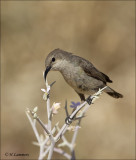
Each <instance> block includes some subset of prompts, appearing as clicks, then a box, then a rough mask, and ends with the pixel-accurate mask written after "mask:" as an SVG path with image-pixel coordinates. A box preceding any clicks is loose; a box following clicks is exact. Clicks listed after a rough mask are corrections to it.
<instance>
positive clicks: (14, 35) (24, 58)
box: [1, 1, 135, 159]
mask: <svg viewBox="0 0 136 160" xmlns="http://www.w3.org/2000/svg"><path fill="white" fill-rule="evenodd" d="M1 5H2V6H1V8H2V10H1V15H2V16H1V18H2V20H1V22H2V25H1V29H2V30H1V31H2V34H1V35H2V37H1V65H2V68H1V74H2V76H1V80H2V81H1V82H2V85H1V100H2V101H1V106H2V107H1V111H2V123H1V124H2V125H1V130H2V134H1V140H2V144H1V145H2V155H1V156H2V158H3V159H19V158H22V157H6V156H5V155H4V154H5V152H11V153H12V152H14V153H28V154H29V157H23V159H25V158H26V159H27V158H29V159H37V157H38V153H39V149H38V147H36V146H34V145H32V141H35V140H36V138H35V136H34V133H33V131H32V128H31V126H30V124H29V121H28V119H27V117H26V115H25V109H26V107H30V108H31V107H35V106H37V105H38V106H39V111H38V115H39V116H40V118H41V119H42V120H43V121H44V122H45V121H46V120H47V118H46V111H45V102H44V101H43V100H42V94H43V93H42V92H41V91H40V89H41V88H44V87H45V86H44V80H43V77H42V72H43V71H44V69H45V68H44V61H45V58H46V56H47V54H48V53H49V52H50V51H52V50H53V49H55V48H61V49H63V50H66V51H69V52H73V53H75V54H76V55H79V56H82V57H84V58H86V59H88V60H90V61H91V62H92V63H93V64H95V66H96V67H97V68H98V69H100V70H101V71H102V72H104V73H106V74H107V75H108V76H109V77H110V78H111V79H112V80H113V81H114V83H113V84H110V86H111V87H112V88H114V89H115V90H117V91H119V92H120V93H122V94H123V95H124V98H123V99H119V100H116V99H113V98H111V97H109V96H108V95H106V94H103V95H102V96H101V98H100V99H98V100H97V101H96V102H95V104H94V105H92V107H91V108H90V109H89V110H88V112H87V116H86V118H84V120H83V122H82V125H81V126H82V128H81V129H80V132H79V134H78V137H77V142H76V156H77V158H80V159H134V155H135V118H134V117H135V108H134V106H135V105H134V100H135V85H134V82H135V81H134V71H135V61H134V49H135V23H134V21H135V8H134V6H135V4H134V1H122V2H121V1H70V2H68V1H51V2H49V1H39V2H38V1H7V2H6V1H5V2H4V1H3V2H2V3H1ZM54 80H56V81H57V83H56V84H55V85H54V87H53V88H52V92H51V101H52V103H53V102H60V103H61V104H62V108H61V109H60V111H59V115H57V116H56V117H54V123H55V122H57V121H58V120H59V121H60V125H61V124H63V122H64V118H65V116H64V109H63V108H64V102H65V100H66V99H67V100H68V104H70V102H71V101H79V97H78V96H77V94H76V93H75V92H74V90H73V89H72V88H70V87H69V86H68V85H67V84H66V82H65V81H64V79H63V78H62V76H61V74H60V73H58V72H50V73H49V75H48V81H49V82H50V83H51V82H52V81H54ZM70 134H71V133H68V134H67V136H69V139H70ZM64 149H65V148H64ZM54 158H63V157H61V156H59V155H58V154H54Z"/></svg>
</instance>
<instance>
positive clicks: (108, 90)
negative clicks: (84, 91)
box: [104, 86, 123, 98]
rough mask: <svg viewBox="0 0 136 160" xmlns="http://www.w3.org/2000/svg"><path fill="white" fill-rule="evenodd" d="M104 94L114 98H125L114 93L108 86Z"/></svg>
mask: <svg viewBox="0 0 136 160" xmlns="http://www.w3.org/2000/svg"><path fill="white" fill-rule="evenodd" d="M104 92H106V93H107V94H108V95H110V96H112V97H113V98H123V95H122V94H120V93H118V92H116V91H114V90H113V89H111V88H110V87H109V86H107V88H105V89H104Z"/></svg>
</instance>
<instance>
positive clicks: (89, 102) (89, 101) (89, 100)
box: [86, 96, 93, 105]
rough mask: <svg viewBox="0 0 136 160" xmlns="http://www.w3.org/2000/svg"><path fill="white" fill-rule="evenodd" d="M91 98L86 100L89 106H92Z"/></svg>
mask: <svg viewBox="0 0 136 160" xmlns="http://www.w3.org/2000/svg"><path fill="white" fill-rule="evenodd" d="M92 100H93V99H92V97H91V96H89V97H88V98H87V99H86V102H87V103H88V104H89V105H90V104H92Z"/></svg>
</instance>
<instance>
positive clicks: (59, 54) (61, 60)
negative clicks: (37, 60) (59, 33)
mask: <svg viewBox="0 0 136 160" xmlns="http://www.w3.org/2000/svg"><path fill="white" fill-rule="evenodd" d="M70 55H71V53H68V52H65V51H63V50H61V49H55V50H53V51H52V52H50V53H49V54H48V56H47V58H46V60H45V68H46V69H45V72H44V78H45V80H46V77H47V74H48V72H49V71H50V70H52V71H61V70H62V69H64V67H65V65H66V62H67V61H69V56H70Z"/></svg>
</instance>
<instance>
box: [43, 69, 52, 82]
mask: <svg viewBox="0 0 136 160" xmlns="http://www.w3.org/2000/svg"><path fill="white" fill-rule="evenodd" d="M50 70H51V66H47V67H46V70H45V72H44V79H45V82H46V77H47V74H48V72H49V71H50Z"/></svg>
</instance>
